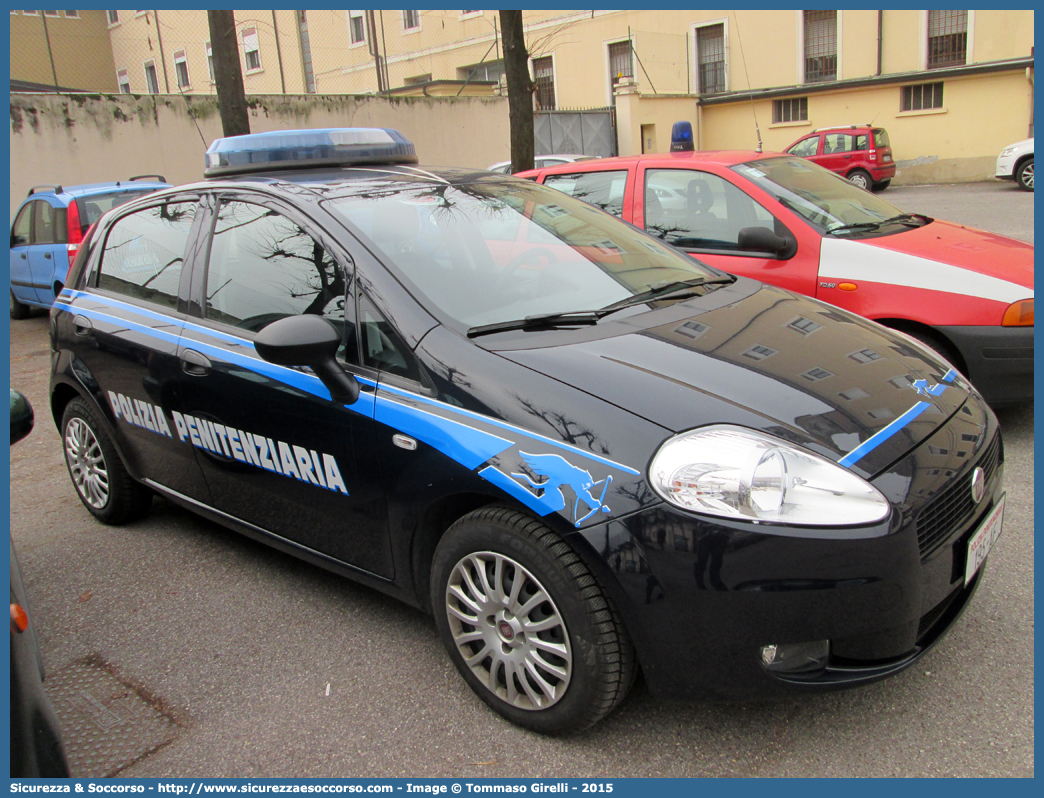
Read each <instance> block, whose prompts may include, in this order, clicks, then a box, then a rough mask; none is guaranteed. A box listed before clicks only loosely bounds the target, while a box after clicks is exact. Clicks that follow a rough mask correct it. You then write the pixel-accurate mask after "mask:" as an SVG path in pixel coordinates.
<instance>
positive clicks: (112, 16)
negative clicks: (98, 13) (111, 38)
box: [105, 11, 120, 25]
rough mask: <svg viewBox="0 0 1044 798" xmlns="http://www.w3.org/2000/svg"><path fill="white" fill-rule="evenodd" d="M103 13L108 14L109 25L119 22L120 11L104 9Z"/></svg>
mask: <svg viewBox="0 0 1044 798" xmlns="http://www.w3.org/2000/svg"><path fill="white" fill-rule="evenodd" d="M105 13H106V14H108V15H109V24H110V25H119V24H120V12H119V11H106V12H105Z"/></svg>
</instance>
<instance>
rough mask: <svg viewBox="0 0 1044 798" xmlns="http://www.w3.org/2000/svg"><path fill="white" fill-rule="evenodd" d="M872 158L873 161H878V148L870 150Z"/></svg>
mask: <svg viewBox="0 0 1044 798" xmlns="http://www.w3.org/2000/svg"><path fill="white" fill-rule="evenodd" d="M870 160H871V161H876V160H877V150H870Z"/></svg>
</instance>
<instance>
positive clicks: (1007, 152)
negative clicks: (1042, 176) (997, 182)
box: [994, 139, 1033, 191]
mask: <svg viewBox="0 0 1044 798" xmlns="http://www.w3.org/2000/svg"><path fill="white" fill-rule="evenodd" d="M994 177H997V178H999V179H1001V180H1014V181H1015V182H1016V183H1018V184H1019V188H1021V189H1023V190H1024V191H1033V139H1026V140H1025V141H1018V142H1016V143H1014V144H1009V145H1008V146H1007V147H1005V148H1004V149H1003V150H1001V154H1000V155H998V156H997V171H996V173H995V175H994Z"/></svg>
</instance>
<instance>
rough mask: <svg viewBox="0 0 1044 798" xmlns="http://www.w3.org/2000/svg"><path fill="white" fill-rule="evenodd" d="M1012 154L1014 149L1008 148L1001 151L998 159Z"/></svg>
mask: <svg viewBox="0 0 1044 798" xmlns="http://www.w3.org/2000/svg"><path fill="white" fill-rule="evenodd" d="M1013 152H1015V148H1014V147H1008V148H1007V149H1006V150H1001V154H1000V157H1001V158H1003V157H1004V156H1006V155H1011V154H1012V153H1013Z"/></svg>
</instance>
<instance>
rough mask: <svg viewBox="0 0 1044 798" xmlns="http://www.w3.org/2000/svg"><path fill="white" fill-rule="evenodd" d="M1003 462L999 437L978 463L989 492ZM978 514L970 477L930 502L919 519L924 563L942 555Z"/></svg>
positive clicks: (955, 483)
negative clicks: (937, 554) (950, 538)
mask: <svg viewBox="0 0 1044 798" xmlns="http://www.w3.org/2000/svg"><path fill="white" fill-rule="evenodd" d="M999 460H1000V434H999V433H997V434H995V435H994V436H993V440H992V441H990V444H989V446H987V447H986V451H985V452H983V455H982V457H980V458H979V462H978V463H976V465H978V466H980V467H981V468H982V470H983V473H984V474H985V476H986V487H987V489H989V487H990V485H991V483H992V482H993V476H994V474H996V472H997V464H998V462H999ZM975 511H976V504H975V500H974V499H973V498H972V492H971V479H969V478H968V477H967V476H964V477H962V478H961V479H959V480H957V481H956V482H954V483H953V484H952V485H950V486H949V487H948V488H946V490H944V491H943V492H942V493H940V494H939V495H938V496H936V497H935V498H934V499H932V500H931V501H930V502H928V504H926V505H925V506H924V509H923V510H921V512H920V514H919V515H918V516H917V546H918V548H919V549H920V552H921V561H922V562H923V561H924V560H926V559H928V558H929V557H930V556H931V555H932V554H934V553H935V552H936V551H938V550H939V548H940V547H941V546H942V545H943V544H944V543H946V541H947V540H948V539H949V537H950V535H951V534H952V533H953V532H954V531H956V530H957V529H959V528H960V527H961V526H963V525H964V524H965V523H966V522H967V521H968V520H970V519H971V517H972V516H973V515H974V514H975Z"/></svg>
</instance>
